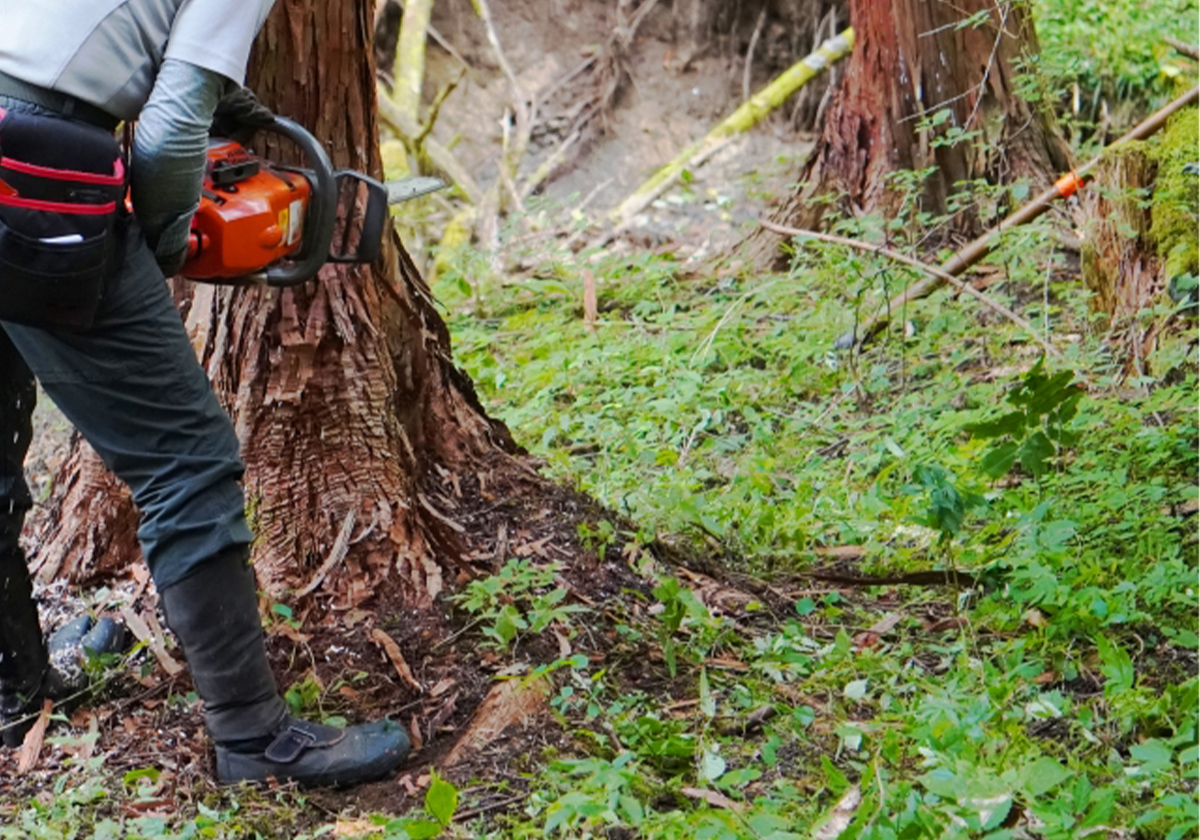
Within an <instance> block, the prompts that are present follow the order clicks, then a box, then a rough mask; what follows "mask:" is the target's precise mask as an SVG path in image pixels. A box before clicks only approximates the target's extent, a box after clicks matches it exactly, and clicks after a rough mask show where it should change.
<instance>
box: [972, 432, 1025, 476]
mask: <svg viewBox="0 0 1200 840" xmlns="http://www.w3.org/2000/svg"><path fill="white" fill-rule="evenodd" d="M1016 462H1017V444H1015V443H1013V442H1012V441H1006V442H1005V443H1002V444H1000V445H999V446H996V447H993V448H992V449H989V450H988V453H987V454H986V455H984V456H983V460H982V461H980V462H979V469H980V470H982V471H983V474H984V475H986V476H988V477H989V478H1000V477H1001V476H1002V475H1005V474H1006V473H1007V472H1008V471H1009V470H1011V469H1012V465H1013V464H1015V463H1016Z"/></svg>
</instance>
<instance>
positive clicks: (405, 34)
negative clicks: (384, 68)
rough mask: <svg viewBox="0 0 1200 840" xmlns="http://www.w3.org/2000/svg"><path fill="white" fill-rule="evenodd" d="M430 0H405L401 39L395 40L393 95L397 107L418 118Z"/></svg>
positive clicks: (430, 9)
mask: <svg viewBox="0 0 1200 840" xmlns="http://www.w3.org/2000/svg"><path fill="white" fill-rule="evenodd" d="M432 12H433V0H407V2H406V3H405V4H404V16H403V17H401V18H400V39H399V43H398V44H397V47H396V51H397V56H396V65H397V66H398V68H399V71H398V72H397V73H396V84H395V96H396V105H397V107H398V108H399V109H400V110H401V111H403V112H404V113H405V114H407V115H408V116H409V117H411V118H412V119H413V120H414V121H416V120H419V119H420V118H421V117H420V106H421V87H422V86H423V84H424V82H425V41H426V33H427V32H428V30H429V18H430V15H431V14H432Z"/></svg>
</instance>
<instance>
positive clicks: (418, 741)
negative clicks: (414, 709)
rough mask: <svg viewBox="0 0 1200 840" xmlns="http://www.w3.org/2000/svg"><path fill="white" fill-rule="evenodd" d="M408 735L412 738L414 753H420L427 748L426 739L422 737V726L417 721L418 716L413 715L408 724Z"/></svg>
mask: <svg viewBox="0 0 1200 840" xmlns="http://www.w3.org/2000/svg"><path fill="white" fill-rule="evenodd" d="M408 734H409V736H410V737H411V738H412V748H413V751H414V752H416V751H419V750H420V749H421V748H422V747H424V746H425V738H424V737H423V736H422V735H421V724H420V722H419V721H418V720H417V716H416V715H413V716H412V718H411V719H410V720H409V722H408Z"/></svg>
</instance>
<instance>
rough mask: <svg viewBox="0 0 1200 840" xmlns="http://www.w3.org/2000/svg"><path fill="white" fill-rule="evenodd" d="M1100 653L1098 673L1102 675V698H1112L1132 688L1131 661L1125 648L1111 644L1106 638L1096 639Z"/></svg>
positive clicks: (1099, 637) (1098, 637) (1132, 673)
mask: <svg viewBox="0 0 1200 840" xmlns="http://www.w3.org/2000/svg"><path fill="white" fill-rule="evenodd" d="M1096 647H1097V648H1098V649H1099V653H1100V663H1101V664H1100V673H1102V674H1104V680H1105V682H1104V696H1106V697H1113V696H1114V695H1117V694H1119V693H1121V692H1124V691H1128V690H1129V689H1131V688H1133V680H1134V672H1133V661H1132V660H1131V659H1130V658H1129V654H1128V653H1127V652H1126V651H1125V648H1123V647H1121V646H1120V645H1116V644H1113V643H1112V642H1110V641H1109V640H1108V637H1107V636H1097V637H1096Z"/></svg>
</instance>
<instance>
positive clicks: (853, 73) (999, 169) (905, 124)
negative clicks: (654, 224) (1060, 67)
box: [743, 0, 1068, 265]
mask: <svg viewBox="0 0 1200 840" xmlns="http://www.w3.org/2000/svg"><path fill="white" fill-rule="evenodd" d="M850 25H851V26H853V27H854V31H855V47H854V52H853V54H852V55H851V57H850V61H849V65H848V66H847V68H846V72H845V75H844V76H843V79H842V83H841V87H840V89H839V90H838V91H837V93H836V94H835V96H834V100H833V103H832V105H831V106H830V108H829V112H828V114H827V115H826V119H825V123H824V127H823V130H822V134H821V139H820V141H819V143H818V144H817V148H816V149H815V150H814V151H813V154H812V156H811V157H810V158H809V162H808V164H807V166H806V169H805V172H804V174H803V175H802V177H801V179H800V182H801V184H802V185H803V186H802V187H801V188H799V189H798V190H797V192H796V193H795V194H794V195H793V196H792V197H791V198H790V199H789V200H788V201H786V202H785V203H784V204H783V205H781V206H780V207H779V209H778V210H777V211H776V212H775V213H774V214H773V217H772V218H773V219H774V220H775V221H778V222H780V223H783V224H788V225H793V226H796V227H802V228H812V227H816V226H818V225H819V224H820V222H821V219H822V217H823V215H824V214H825V212H826V211H827V210H828V208H829V207H830V206H831V204H832V206H834V207H836V208H837V209H839V210H842V211H844V212H858V213H879V214H882V215H883V216H885V217H894V216H895V214H896V213H897V212H898V211H899V209H900V205H901V202H902V201H903V200H904V195H903V193H902V191H901V190H898V189H896V188H894V186H893V184H892V183H891V181H890V179H889V176H890V175H891V174H892V173H894V172H896V171H898V170H902V169H908V170H923V169H926V168H929V167H936V170H935V171H934V172H932V174H931V175H929V177H927V178H926V179H925V180H924V182H923V188H922V190H921V193H920V196H919V209H920V210H921V211H924V212H928V213H933V214H940V213H944V212H946V210H947V207H948V204H947V199H948V198H949V196H950V195H951V194H952V192H953V191H954V188H955V184H956V183H957V182H960V181H965V180H970V179H977V178H984V179H986V180H987V181H988V182H989V183H993V184H1002V183H1009V182H1011V181H1014V180H1016V179H1019V178H1027V179H1029V180H1031V181H1032V182H1033V183H1034V184H1035V185H1036V186H1046V185H1049V184H1050V183H1051V182H1052V180H1053V178H1054V176H1055V174H1056V173H1058V172H1060V171H1062V170H1064V169H1066V168H1068V151H1067V148H1066V145H1065V144H1064V143H1063V141H1062V140H1061V138H1059V137H1058V136H1057V135H1056V134H1055V131H1054V129H1053V126H1052V124H1051V122H1050V121H1049V119H1048V117H1047V116H1046V115H1045V114H1043V113H1042V112H1041V111H1040V110H1038V109H1037V108H1036V107H1034V106H1033V105H1032V104H1031V103H1029V102H1026V101H1025V100H1024V99H1022V98H1020V96H1018V95H1017V76H1018V74H1019V72H1020V70H1019V68H1020V62H1021V60H1022V59H1023V58H1024V57H1025V56H1028V55H1033V54H1036V52H1037V37H1036V35H1035V33H1034V28H1033V21H1032V19H1031V18H1030V16H1029V14H1028V9H1027V8H1026V7H1025V6H1023V5H1019V4H1015V3H1000V4H992V3H989V2H986V0H963V2H960V3H953V4H951V3H945V2H940V0H895V2H884V1H883V0H850ZM939 112H945V113H943V114H942V115H941V116H940V117H936V118H935V115H938V114H939ZM926 122H933V123H936V124H934V125H928V126H927V125H923V123H926ZM959 132H967V133H968V137H967V138H966V139H964V140H963V141H961V142H955V143H949V142H946V141H947V140H949V139H951V138H952V137H953V135H954V134H958V133H959ZM830 197H832V198H833V200H832V202H830V201H829V200H828V198H830ZM818 199H822V200H818ZM955 222H956V228H957V230H958V231H959V232H961V233H964V234H974V233H977V232H979V230H978V219H977V218H976V217H975V216H974V214H973V213H970V212H962V213H960V214H958V216H957V217H956V220H955ZM778 244H779V240H778V237H777V236H776V235H775V234H771V233H768V232H764V231H760V232H758V233H756V234H754V235H753V236H752V237H750V239H748V240H747V242H746V243H745V244H744V246H743V249H744V250H743V256H744V257H747V258H748V259H750V260H751V261H752V262H753V263H755V264H758V265H764V264H774V263H776V262H777V260H778V257H779V250H778Z"/></svg>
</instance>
